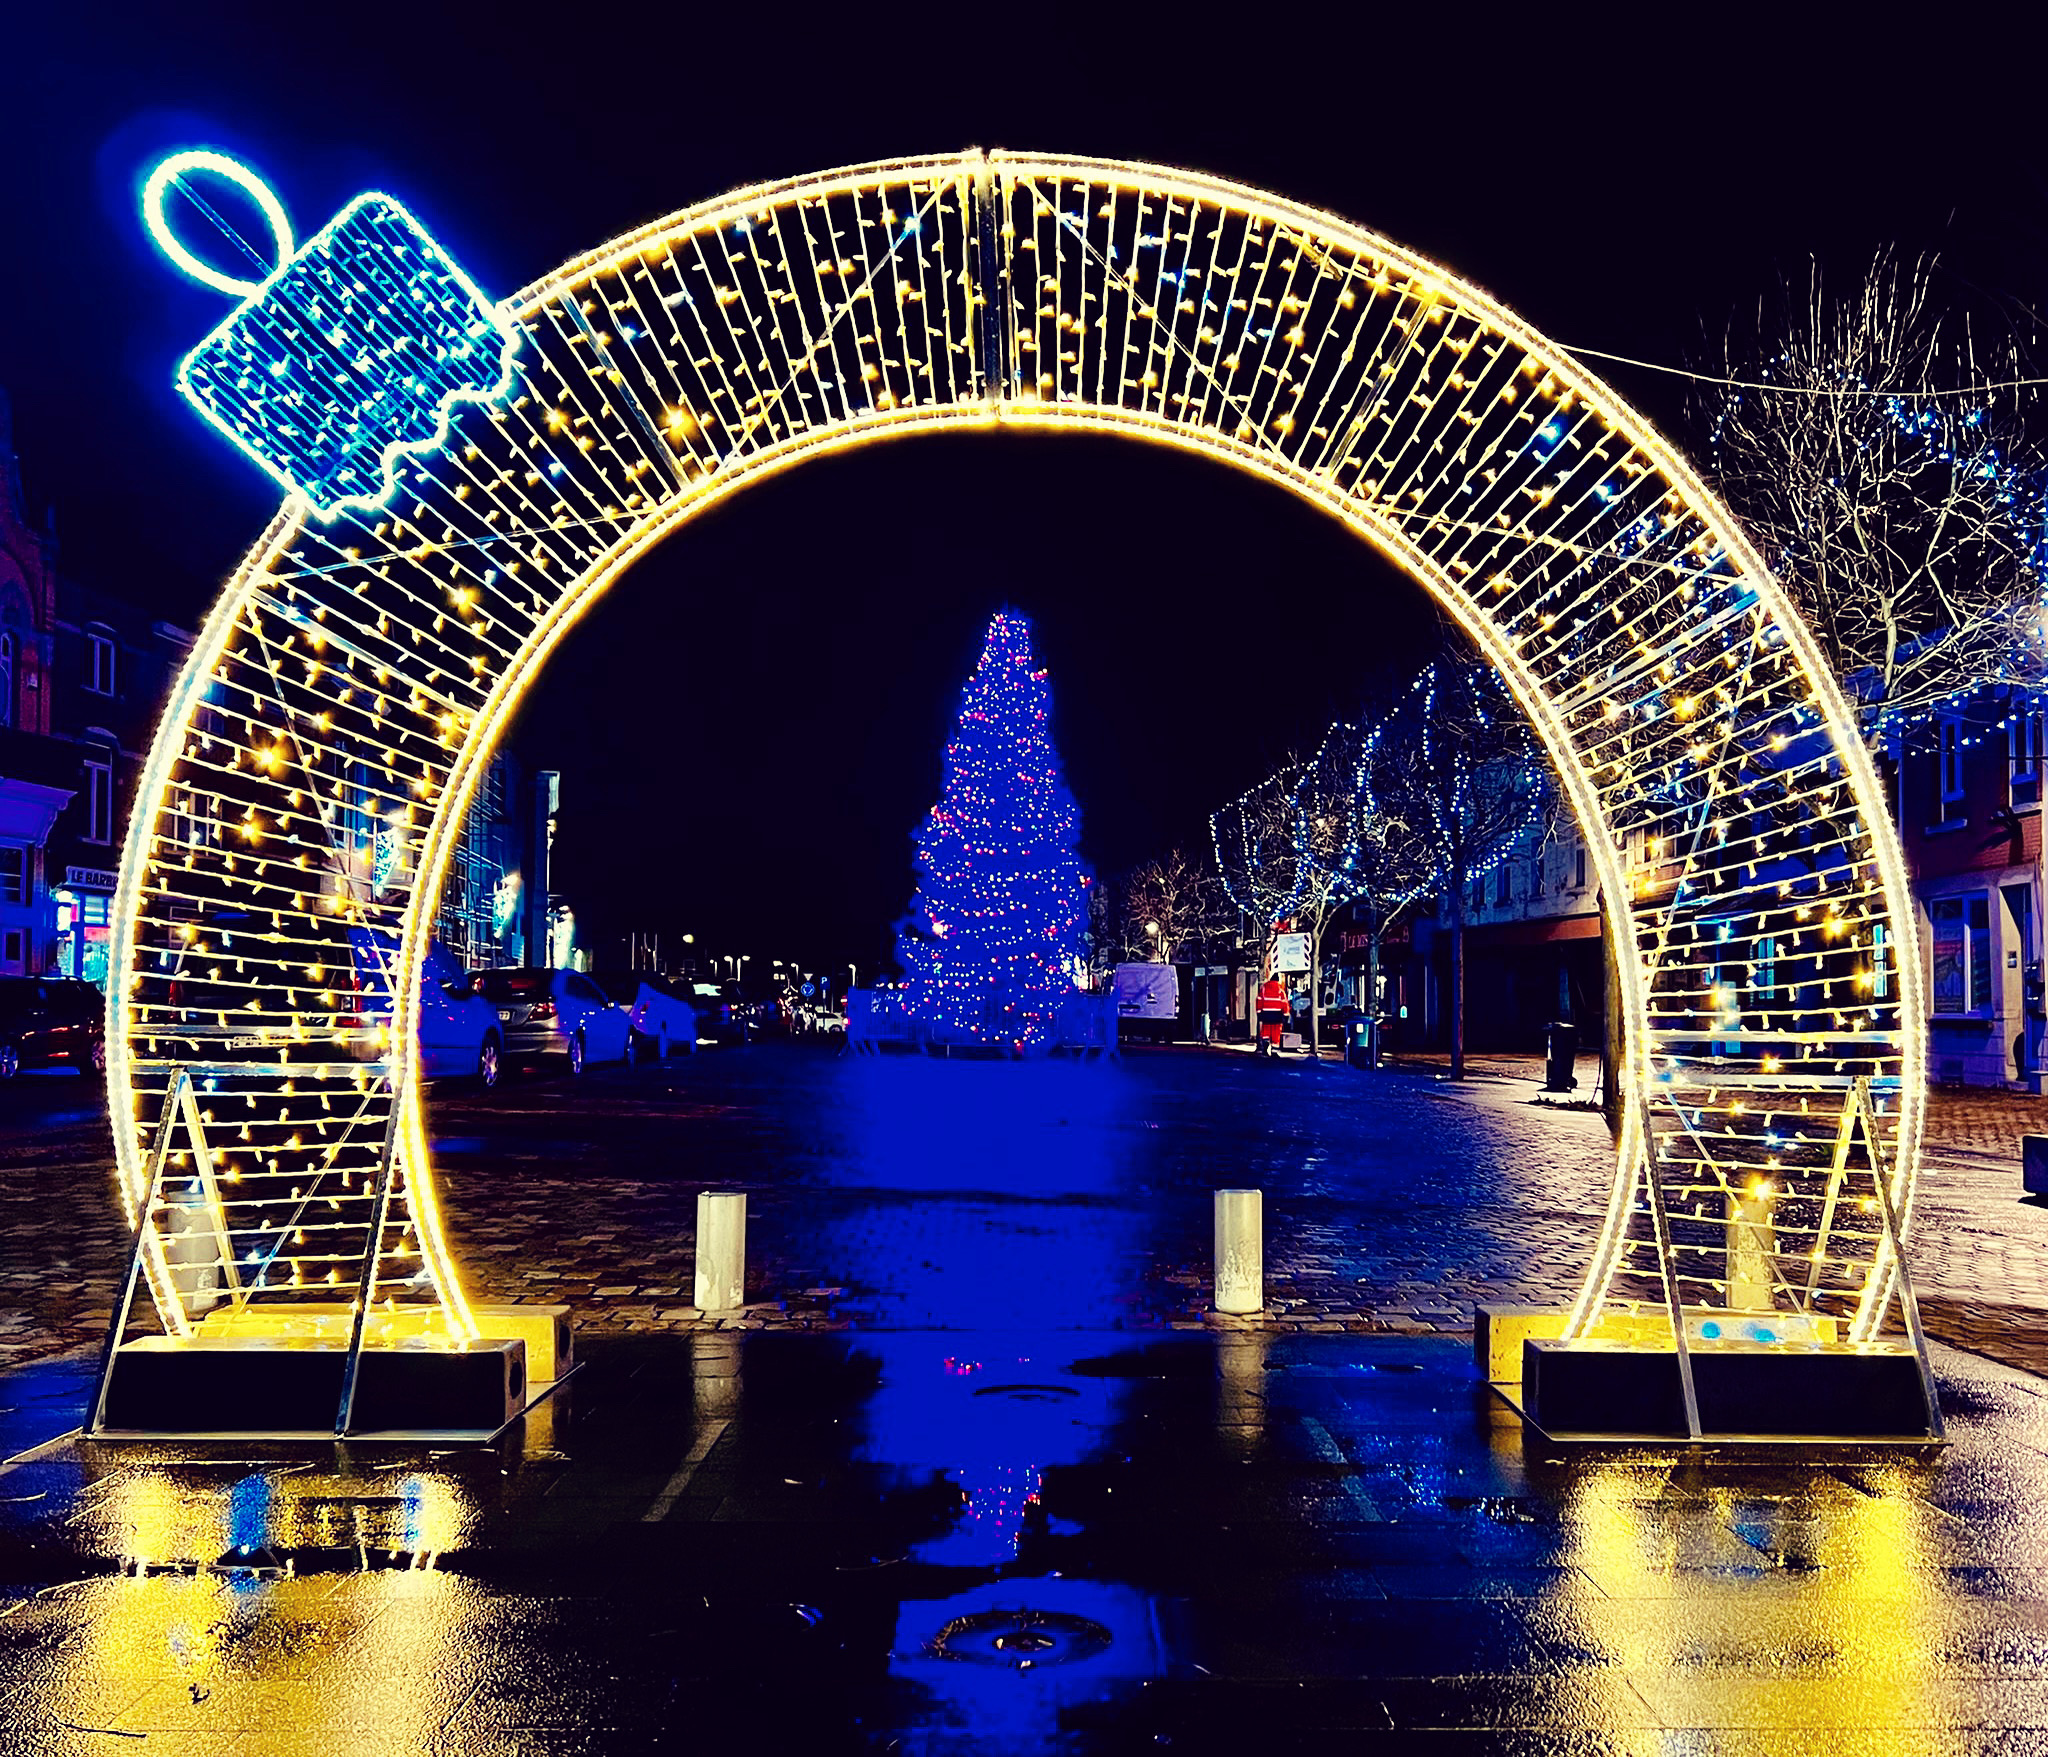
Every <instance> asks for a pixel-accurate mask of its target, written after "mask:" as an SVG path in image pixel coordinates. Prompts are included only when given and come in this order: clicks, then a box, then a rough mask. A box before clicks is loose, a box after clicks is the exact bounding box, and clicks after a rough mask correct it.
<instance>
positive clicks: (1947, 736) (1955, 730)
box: [1934, 720, 1963, 824]
mask: <svg viewBox="0 0 2048 1757" xmlns="http://www.w3.org/2000/svg"><path fill="white" fill-rule="evenodd" d="M1934 766H1935V780H1936V783H1937V784H1936V787H1935V793H1936V796H1937V797H1938V798H1939V800H1940V802H1941V810H1940V813H1939V815H1938V817H1937V819H1936V821H1937V822H1938V823H1944V824H1945V823H1949V822H1951V821H1952V820H1953V819H1955V818H1958V817H1960V816H1962V802H1963V723H1962V721H1960V720H1943V721H1942V723H1941V732H1940V735H1939V742H1938V744H1937V746H1936V749H1935V756H1934Z"/></svg>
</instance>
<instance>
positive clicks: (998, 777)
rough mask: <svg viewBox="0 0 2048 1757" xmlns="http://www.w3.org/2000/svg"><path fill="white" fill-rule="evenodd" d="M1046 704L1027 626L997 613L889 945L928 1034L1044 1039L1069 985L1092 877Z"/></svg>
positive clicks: (952, 1039) (963, 701) (943, 1038)
mask: <svg viewBox="0 0 2048 1757" xmlns="http://www.w3.org/2000/svg"><path fill="white" fill-rule="evenodd" d="M1051 705H1052V703H1051V692H1050V690H1049V689H1048V688H1047V686H1046V675H1045V672H1044V671H1043V670H1042V669H1041V668H1040V667H1039V665H1038V663H1037V661H1036V660H1035V659H1034V658H1033V656H1032V651H1031V624H1030V623H1029V622H1028V621H1027V620H1026V619H1025V618H1024V617H1022V616H1019V615H1017V614H1016V613H1015V612H1014V611H1009V610H1003V611H998V612H997V613H996V615H995V616H993V617H991V618H990V619H989V625H988V635H987V639H986V641H985V642H984V644H983V646H982V651H981V660H980V662H979V663H978V664H977V665H976V666H975V668H974V674H973V675H972V676H971V677H969V678H968V680H967V686H966V688H965V689H964V690H962V691H961V694H960V720H959V724H958V726H957V727H956V728H955V730H954V733H953V737H952V739H951V740H950V742H948V744H947V745H946V768H945V780H944V783H943V785H942V787H941V790H940V794H939V801H938V803H937V804H936V805H934V806H933V807H932V809H931V812H930V815H929V816H927V817H926V819H925V821H924V823H923V825H922V826H921V827H920V829H919V830H918V833H917V869H918V873H919V880H918V888H917V895H916V897H915V898H914V899H913V900H912V902H911V907H910V919H909V921H908V923H907V924H906V926H905V928H904V930H903V932H902V933H901V934H900V935H899V936H898V939H897V944H896V956H897V958H898V960H899V961H900V962H901V964H902V965H903V968H904V971H905V973H906V976H907V982H906V989H907V992H908V1000H909V1006H910V1010H911V1013H912V1015H913V1016H914V1017H916V1018H918V1019H920V1020H922V1021H923V1022H924V1024H925V1026H926V1029H927V1030H928V1032H929V1033H930V1035H931V1037H932V1039H933V1041H935V1042H940V1043H987V1044H1002V1045H1008V1046H1010V1047H1012V1048H1016V1049H1031V1048H1039V1047H1043V1046H1044V1045H1045V1044H1046V1043H1048V1042H1049V1041H1050V1039H1051V1036H1052V1032H1053V1027H1054V1022H1055V1019H1056V1017H1057V1015H1058V1012H1059V1009H1060V1005H1061V1003H1062V1002H1063V1001H1064V1000H1065V999H1066V998H1067V997H1068V996H1069V995H1071V994H1072V993H1073V992H1074V969H1075V959H1076V957H1077V955H1078V954H1079V952H1080V950H1081V933H1082V928H1083V926H1084V924H1085V923H1086V920H1087V916H1088V890H1089V887H1090V885H1091V883H1092V882H1093V881H1092V879H1091V877H1090V875H1089V873H1088V870H1087V868H1086V867H1085V866H1084V865H1083V864H1082V862H1081V856H1080V852H1079V844H1080V840H1081V809H1080V807H1079V806H1078V805H1077V804H1076V803H1075V801H1074V795H1073V792H1072V790H1071V789H1070V788H1069V787H1068V786H1067V783H1066V781H1065V779H1064V777H1063V776H1062V775H1061V773H1060V758H1059V752H1058V751H1057V750H1056V749H1054V747H1053V742H1052V730H1051V725H1050V716H1051Z"/></svg>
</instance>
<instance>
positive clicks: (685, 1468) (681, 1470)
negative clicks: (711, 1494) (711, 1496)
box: [640, 1421, 732, 1525]
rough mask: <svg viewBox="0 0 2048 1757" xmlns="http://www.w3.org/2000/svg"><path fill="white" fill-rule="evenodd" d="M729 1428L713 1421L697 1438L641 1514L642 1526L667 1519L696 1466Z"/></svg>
mask: <svg viewBox="0 0 2048 1757" xmlns="http://www.w3.org/2000/svg"><path fill="white" fill-rule="evenodd" d="M731 1426H732V1423H731V1422H730V1421H715V1422H712V1423H710V1424H709V1425H708V1426H706V1428H705V1429H704V1431H703V1432H702V1433H701V1434H699V1435H698V1436H697V1443H696V1444H695V1445H694V1446H692V1447H691V1448H690V1450H689V1454H688V1456H687V1457H685V1458H684V1459H683V1461H682V1463H681V1464H680V1465H678V1466H677V1467H676V1473H675V1475H674V1476H672V1477H670V1478H669V1479H668V1481H667V1482H666V1483H664V1484H663V1485H662V1489H661V1493H660V1494H658V1495H656V1496H655V1497H654V1505H653V1506H651V1507H649V1508H648V1509H647V1511H646V1512H645V1513H643V1514H641V1516H640V1523H641V1524H642V1525H654V1524H657V1523H659V1522H660V1521H661V1520H663V1519H666V1518H667V1517H668V1510H669V1509H670V1508H671V1507H673V1506H674V1505H675V1504H676V1502H677V1501H679V1500H680V1499H681V1498H682V1493H683V1490H685V1489H686V1488H688V1487H689V1486H690V1478H691V1477H693V1476H695V1475H696V1474H697V1466H698V1465H700V1464H702V1463H703V1462H704V1460H705V1459H707V1458H709V1457H710V1456H711V1448H712V1447H713V1446H715V1445H717V1444H718V1442H719V1441H720V1440H721V1439H723V1438H724V1437H725V1430H726V1429H727V1428H729V1427H731Z"/></svg>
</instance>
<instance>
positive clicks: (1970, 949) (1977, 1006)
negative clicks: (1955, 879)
mask: <svg viewBox="0 0 2048 1757" xmlns="http://www.w3.org/2000/svg"><path fill="white" fill-rule="evenodd" d="M1928 916H1929V919H1930V921H1931V923H1932V925H1933V928H1934V984H1933V987H1934V1010H1935V1012H1936V1013H1937V1014H1946V1015H1959V1014H1969V1013H1988V1012H1989V1011H1990V1010H1991V1003H1992V996H1991V899H1990V898H1989V897H1988V896H1986V895H1985V894H1984V893H1983V892H1981V891H1979V892H1977V893H1976V894H1974V895H1972V896H1967V897H1937V898H1935V900H1934V901H1933V902H1932V903H1931V904H1929V905H1928Z"/></svg>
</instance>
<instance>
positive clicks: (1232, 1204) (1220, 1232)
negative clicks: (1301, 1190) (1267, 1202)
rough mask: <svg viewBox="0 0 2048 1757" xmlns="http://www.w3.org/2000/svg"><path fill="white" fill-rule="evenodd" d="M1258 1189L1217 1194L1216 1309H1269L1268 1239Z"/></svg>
mask: <svg viewBox="0 0 2048 1757" xmlns="http://www.w3.org/2000/svg"><path fill="white" fill-rule="evenodd" d="M1262 1202H1263V1198H1262V1196H1261V1194H1260V1192H1259V1191H1257V1190H1218V1191H1217V1192H1216V1309H1217V1310H1218V1311H1219V1312H1262V1311H1264V1310H1265V1309H1266V1236H1265V1219H1264V1209H1263V1206H1262Z"/></svg>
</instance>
